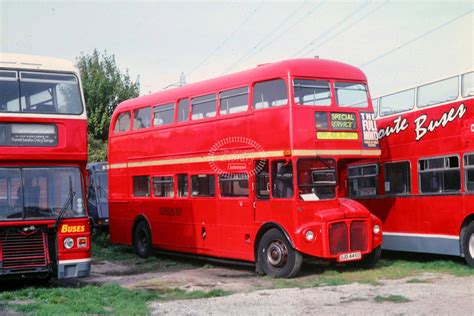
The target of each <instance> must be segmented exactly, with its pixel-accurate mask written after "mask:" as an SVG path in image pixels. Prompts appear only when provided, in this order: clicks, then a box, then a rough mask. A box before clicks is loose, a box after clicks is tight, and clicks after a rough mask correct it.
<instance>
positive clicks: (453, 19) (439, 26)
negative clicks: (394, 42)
mask: <svg viewBox="0 0 474 316" xmlns="http://www.w3.org/2000/svg"><path fill="white" fill-rule="evenodd" d="M472 11H474V9H471V10H468V11H467V12H464V13H463V14H460V15H458V16H456V17H454V18H452V19H450V20H449V21H446V22H444V23H442V24H440V25H438V26H436V27H434V28H432V29H430V30H428V31H426V32H424V33H422V34H420V35H418V36H416V37H414V38H412V39H410V40H409V41H407V42H405V43H403V44H401V45H399V46H397V47H395V48H392V49H390V50H388V51H386V52H385V53H383V54H380V55H379V56H377V57H375V58H372V59H370V60H369V61H366V62H365V63H363V64H361V65H359V67H365V66H367V65H370V64H372V63H374V62H376V61H378V60H380V59H382V58H384V57H387V56H388V55H390V54H393V53H394V52H396V51H398V50H400V49H402V48H404V47H406V46H408V45H410V44H413V43H414V42H416V41H419V40H420V39H422V38H424V37H426V36H428V35H430V34H431V33H433V32H436V31H438V30H439V29H442V28H443V27H446V26H448V25H449V24H451V23H454V22H455V21H457V20H459V19H461V18H463V17H464V16H466V15H468V14H470V13H471V12H472Z"/></svg>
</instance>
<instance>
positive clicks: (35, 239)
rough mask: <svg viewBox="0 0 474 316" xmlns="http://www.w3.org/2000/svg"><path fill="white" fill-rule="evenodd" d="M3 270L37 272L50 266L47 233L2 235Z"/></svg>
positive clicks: (0, 241) (0, 240) (9, 233)
mask: <svg viewBox="0 0 474 316" xmlns="http://www.w3.org/2000/svg"><path fill="white" fill-rule="evenodd" d="M0 243H1V251H2V268H3V269H4V270H6V269H8V270H21V271H24V272H28V271H29V270H31V271H35V270H36V269H37V268H39V267H46V266H47V265H48V264H49V260H48V259H49V254H48V241H47V235H46V233H44V232H42V231H34V232H31V233H22V232H20V231H16V232H12V231H9V232H5V233H2V234H1V235H0Z"/></svg>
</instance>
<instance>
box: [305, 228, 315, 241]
mask: <svg viewBox="0 0 474 316" xmlns="http://www.w3.org/2000/svg"><path fill="white" fill-rule="evenodd" d="M304 237H305V238H306V240H307V241H312V240H313V239H314V233H313V231H311V230H308V231H307V232H306V234H304Z"/></svg>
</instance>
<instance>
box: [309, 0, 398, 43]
mask: <svg viewBox="0 0 474 316" xmlns="http://www.w3.org/2000/svg"><path fill="white" fill-rule="evenodd" d="M389 1H390V0H386V1H384V2H382V3H381V4H380V5H378V6H377V7H375V8H374V9H372V10H371V11H369V12H366V13H365V14H363V15H361V16H360V17H359V18H358V19H357V20H355V21H352V23H350V24H348V25H346V26H345V27H344V28H342V29H341V30H339V32H337V33H336V34H334V35H333V36H331V37H329V38H326V39H325V40H323V41H321V42H320V43H319V44H318V45H317V47H315V48H313V49H311V52H313V51H314V50H315V49H316V48H320V47H321V46H323V45H324V44H326V43H327V42H330V41H331V40H333V39H334V38H336V37H337V36H339V35H341V34H342V33H344V32H346V31H347V30H348V29H350V28H351V27H353V26H354V25H356V24H357V23H359V22H360V21H362V20H364V19H365V18H366V17H368V16H369V15H371V14H373V13H374V12H376V11H378V10H380V9H381V8H382V7H383V6H385V5H386V4H387V3H388V2H389Z"/></svg>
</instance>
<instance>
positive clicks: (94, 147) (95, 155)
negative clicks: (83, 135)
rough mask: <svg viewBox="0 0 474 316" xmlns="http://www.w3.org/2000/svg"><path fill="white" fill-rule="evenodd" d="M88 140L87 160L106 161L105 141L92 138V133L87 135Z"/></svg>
mask: <svg viewBox="0 0 474 316" xmlns="http://www.w3.org/2000/svg"><path fill="white" fill-rule="evenodd" d="M88 142H89V161H90V162H97V161H107V141H103V140H100V139H94V138H93V137H92V135H90V134H89V136H88Z"/></svg>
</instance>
